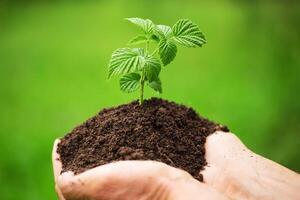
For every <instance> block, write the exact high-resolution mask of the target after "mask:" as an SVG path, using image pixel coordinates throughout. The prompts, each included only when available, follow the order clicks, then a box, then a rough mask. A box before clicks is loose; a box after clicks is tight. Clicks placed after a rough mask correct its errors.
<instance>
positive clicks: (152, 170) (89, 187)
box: [58, 161, 191, 199]
mask: <svg viewBox="0 0 300 200" xmlns="http://www.w3.org/2000/svg"><path fill="white" fill-rule="evenodd" d="M157 177H168V178H171V179H173V180H176V179H178V178H186V179H188V178H191V175H189V174H188V173H187V172H185V171H182V170H178V169H175V168H172V167H169V166H168V165H166V164H163V163H160V162H155V161H119V162H114V163H109V164H106V165H102V166H99V167H96V168H93V169H91V170H87V171H85V172H83V173H81V174H79V175H76V176H73V175H72V174H71V173H63V174H62V175H61V176H60V177H59V179H58V185H59V187H60V189H61V191H62V192H63V194H64V196H66V197H71V198H74V197H76V198H78V197H80V198H92V199H97V198H99V199H100V198H102V199H110V198H112V196H114V195H118V196H122V195H126V196H127V197H128V198H129V197H135V196H137V195H138V194H137V193H138V192H139V191H141V190H142V191H148V190H152V189H153V188H151V187H148V185H155V183H153V182H155V181H157V179H156V178H157ZM140 180H142V181H143V180H144V182H142V181H140ZM132 188H135V189H132ZM107 191H118V193H116V192H107ZM113 198H117V197H113ZM113 198H112V199H113Z"/></svg>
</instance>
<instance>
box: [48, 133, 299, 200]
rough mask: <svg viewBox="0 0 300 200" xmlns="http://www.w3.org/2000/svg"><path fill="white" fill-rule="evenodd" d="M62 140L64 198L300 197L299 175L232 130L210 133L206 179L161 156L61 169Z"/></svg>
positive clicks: (57, 170)
mask: <svg viewBox="0 0 300 200" xmlns="http://www.w3.org/2000/svg"><path fill="white" fill-rule="evenodd" d="M58 142H59V140H56V141H55V143H54V147H53V154H52V159H53V168H54V177H55V188H56V192H57V194H58V196H59V199H60V200H133V199H139V200H193V199H210V200H214V199H218V200H223V199H224V200H225V199H242V200H243V199H264V200H268V199H291V200H293V199H295V200H297V199H300V193H299V191H300V175H299V174H297V173H295V172H293V171H291V170H289V169H287V168H285V167H283V166H281V165H279V164H277V163H275V162H273V161H271V160H268V159H266V158H263V157H261V156H259V155H257V154H255V153H253V152H251V151H250V150H249V149H247V148H246V147H245V145H244V144H243V143H242V142H241V141H240V140H239V139H238V138H237V137H236V136H235V135H234V134H231V133H224V132H216V133H214V134H212V135H210V136H209V137H208V138H207V141H206V144H205V145H206V147H205V148H206V160H207V162H208V165H207V167H206V168H205V169H204V170H203V171H201V173H202V174H203V176H204V183H200V182H199V181H197V180H195V179H194V178H193V177H192V176H191V175H189V174H188V173H187V172H185V171H183V170H180V169H177V168H174V167H171V166H168V165H166V164H164V163H160V162H156V161H119V162H115V163H110V164H106V165H102V166H99V167H96V168H93V169H91V170H88V171H86V172H83V173H81V174H79V175H73V173H72V172H65V173H62V174H61V163H60V161H59V155H58V154H57V153H56V146H57V143H58Z"/></svg>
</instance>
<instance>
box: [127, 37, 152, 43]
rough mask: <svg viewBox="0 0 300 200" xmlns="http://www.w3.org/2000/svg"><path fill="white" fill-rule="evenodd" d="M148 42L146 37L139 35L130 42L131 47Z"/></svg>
mask: <svg viewBox="0 0 300 200" xmlns="http://www.w3.org/2000/svg"><path fill="white" fill-rule="evenodd" d="M146 42H147V37H146V36H145V35H138V36H136V37H134V38H132V39H131V40H130V41H129V43H128V44H129V45H136V44H143V43H146Z"/></svg>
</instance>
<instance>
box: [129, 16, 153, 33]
mask: <svg viewBox="0 0 300 200" xmlns="http://www.w3.org/2000/svg"><path fill="white" fill-rule="evenodd" d="M126 19H127V20H128V21H130V22H131V23H133V24H135V25H137V26H138V27H140V28H141V29H142V30H143V31H144V32H145V33H146V34H151V33H152V32H153V28H154V26H155V25H154V23H153V22H152V21H151V20H150V19H142V18H138V17H133V18H126Z"/></svg>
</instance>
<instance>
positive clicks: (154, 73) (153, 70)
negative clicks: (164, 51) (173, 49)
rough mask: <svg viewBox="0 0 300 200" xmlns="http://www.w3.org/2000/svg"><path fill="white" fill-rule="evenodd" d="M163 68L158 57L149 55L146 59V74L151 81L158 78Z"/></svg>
mask: <svg viewBox="0 0 300 200" xmlns="http://www.w3.org/2000/svg"><path fill="white" fill-rule="evenodd" d="M160 70H161V65H160V61H159V59H158V58H156V57H154V56H151V55H148V56H147V57H146V61H145V74H146V78H147V80H148V81H149V82H151V81H153V80H156V79H157V78H158V75H159V73H160Z"/></svg>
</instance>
